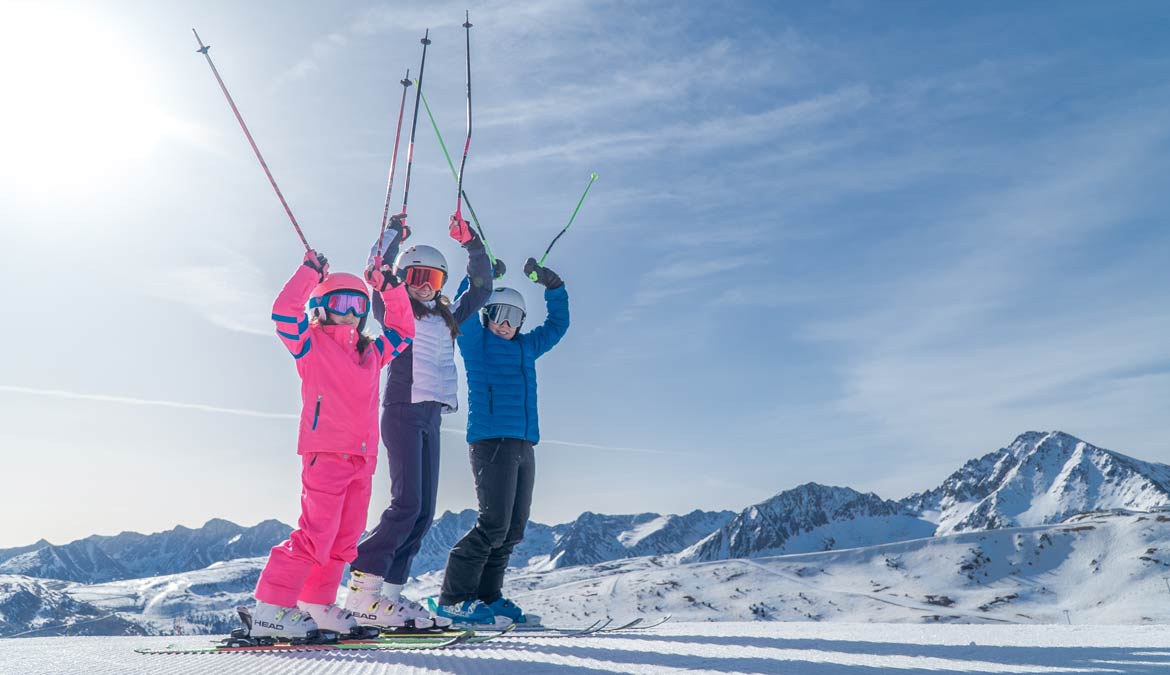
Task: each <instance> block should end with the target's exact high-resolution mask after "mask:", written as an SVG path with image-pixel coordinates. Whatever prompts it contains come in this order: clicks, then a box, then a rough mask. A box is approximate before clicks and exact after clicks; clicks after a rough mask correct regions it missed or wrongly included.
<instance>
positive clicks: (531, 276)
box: [528, 171, 597, 281]
mask: <svg viewBox="0 0 1170 675" xmlns="http://www.w3.org/2000/svg"><path fill="white" fill-rule="evenodd" d="M595 180H597V172H596V171H594V172H593V173H591V174H589V184H588V185H586V186H585V192H582V193H581V199H579V200H578V201H577V208H575V209H573V215H571V216H569V224H568V225H565V228H564V229H563V230H561V231H560V233H559V234H557V236H555V237H553V240H552V242H550V243H549V245H548V248H546V249H545V250H544V255H542V256H540V260H538V261H537V263H536V264H537V265H539V266H540V267H544V261H545V259H547V258H548V254H549V251H552V247H553V245H554V244H556V243H557V240H558V239H560V238H561V236H562V235H563V234H564V233H566V232H568V231H569V228H570V227H572V225H573V220H575V219H576V218H577V212H578V211H580V210H581V205H582V204H584V203H585V195H587V194H589V188H591V187H593V181H595ZM528 278H529V279H532V280H533V281H536V272H529V273H528Z"/></svg>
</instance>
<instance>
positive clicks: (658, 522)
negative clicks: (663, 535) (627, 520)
mask: <svg viewBox="0 0 1170 675" xmlns="http://www.w3.org/2000/svg"><path fill="white" fill-rule="evenodd" d="M674 517H675V516H659V517H658V518H655V519H654V520H648V521H646V522H644V523H642V524H641V525H635V526H634V527H633V528H632V529H630V530H626V531H625V532H622V533H621V534H619V535H618V538H617V539H618V541H619V542H620V543H621V545H622V546H625V547H626V548H632V547H634V546H637V545H638V542H640V541H642V540H643V539H645V538H646V537H649V536H650V535H652V534H654V533H655V532H657V531H659V530H661V529H662V528H664V527H666V524H667V523H669V522H670V521H671V519H672V518H674Z"/></svg>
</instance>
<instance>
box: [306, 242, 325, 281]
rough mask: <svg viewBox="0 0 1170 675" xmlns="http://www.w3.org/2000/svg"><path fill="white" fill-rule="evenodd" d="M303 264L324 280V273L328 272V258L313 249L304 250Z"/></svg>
mask: <svg viewBox="0 0 1170 675" xmlns="http://www.w3.org/2000/svg"><path fill="white" fill-rule="evenodd" d="M304 265H305V267H308V268H309V269H311V270H313V271H314V272H316V273H317V274H318V275H320V277H321V280H322V281H324V279H325V275H326V274H329V260H328V259H327V258H326V257H325V256H323V255H321V254H320V253H317V252H316V251H314V250H313V249H309V250H308V251H305V262H304Z"/></svg>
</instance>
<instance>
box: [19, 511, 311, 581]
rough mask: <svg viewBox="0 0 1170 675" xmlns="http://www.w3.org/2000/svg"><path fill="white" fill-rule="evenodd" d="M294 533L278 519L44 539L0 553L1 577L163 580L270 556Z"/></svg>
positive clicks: (217, 520) (213, 522)
mask: <svg viewBox="0 0 1170 675" xmlns="http://www.w3.org/2000/svg"><path fill="white" fill-rule="evenodd" d="M291 530H292V528H290V527H289V526H288V525H285V524H283V523H281V522H279V521H276V520H266V521H264V522H262V523H260V524H258V525H255V526H253V527H242V526H240V525H236V524H235V523H232V522H229V521H226V520H220V519H213V520H209V521H208V522H207V524H205V525H204V526H203V527H201V528H198V529H191V528H187V527H183V526H179V527H176V528H174V529H173V530H169V531H167V532H158V533H155V534H139V533H137V532H123V533H121V534H118V535H115V536H112V537H107V536H99V535H94V536H92V537H86V538H85V539H79V540H77V541H74V542H71V543H69V544H64V545H62V546H54V545H52V544H49V543H48V542H45V541H43V540H42V542H39V543H43V544H44V545H43V546H38V545H36V544H34V545H33V546H32V547H27V546H26V547H22V548H21V549H8V550H7V551H0V574H21V575H27V576H32V577H40V578H44V579H61V580H65V581H80V582H87V583H98V582H102V581H110V580H114V579H133V578H140V577H149V576H158V575H160V574H171V573H174V572H184V571H187V570H195V569H200V568H203V567H207V566H208V565H210V564H212V563H215V562H220V561H224V560H233V559H236V558H247V557H252V556H257V555H265V554H267V553H268V549H270V548H272V546H273V545H275V544H277V543H279V542H280V541H282V540H283V539H284V538H286V537H287V536H288V534H289V532H290V531H291ZM13 551H15V552H16V554H15V555H13V554H12V552H13ZM6 554H7V555H6Z"/></svg>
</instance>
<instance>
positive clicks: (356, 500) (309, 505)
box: [256, 452, 377, 607]
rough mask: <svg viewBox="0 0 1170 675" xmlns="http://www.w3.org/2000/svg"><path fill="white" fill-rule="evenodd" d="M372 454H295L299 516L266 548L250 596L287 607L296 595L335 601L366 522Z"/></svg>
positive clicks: (315, 600)
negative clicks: (297, 459)
mask: <svg viewBox="0 0 1170 675" xmlns="http://www.w3.org/2000/svg"><path fill="white" fill-rule="evenodd" d="M376 463H377V457H376V456H374V457H365V456H361V455H342V454H338V453H332V452H317V453H310V454H305V455H301V485H302V488H303V489H302V491H301V518H300V520H299V521H298V522H297V529H295V530H293V531H292V534H290V535H289V538H288V539H287V540H286V541H284V542H283V543H281V544H278V545H276V546H274V547H272V552H271V553H269V554H268V564H266V565H265V566H264V571H263V572H261V573H260V581H259V583H257V584H256V599H257V600H260V601H263V602H268V603H272V604H274V605H280V606H281V607H292V606H294V605H296V603H297V601H298V600H301V601H304V602H311V603H314V604H320V605H327V604H329V603H332V602H336V601H337V587H338V586H339V585H340V584H341V576H342V574H343V573H344V572H345V565H346V563H348V562H350V561H352V560H353V559H354V557H355V556H356V555H357V543H358V539H359V538H360V537H361V536H362V532H363V531H364V530H365V527H366V513H367V509H368V508H369V506H370V484H371V479H372V477H373V475H374V467H375V465H376Z"/></svg>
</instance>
